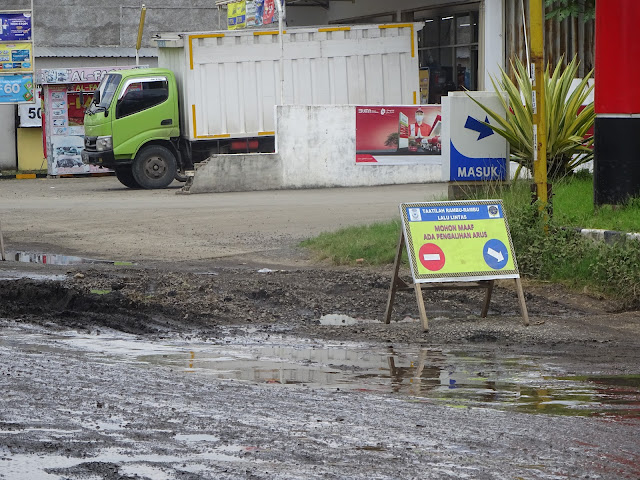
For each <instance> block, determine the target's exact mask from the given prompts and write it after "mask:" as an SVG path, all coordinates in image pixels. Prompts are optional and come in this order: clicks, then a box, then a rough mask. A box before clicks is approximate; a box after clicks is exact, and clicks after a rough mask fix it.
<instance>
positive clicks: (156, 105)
mask: <svg viewBox="0 0 640 480" xmlns="http://www.w3.org/2000/svg"><path fill="white" fill-rule="evenodd" d="M84 129H85V136H84V149H83V150H82V161H83V162H84V163H88V164H90V165H98V166H101V167H105V168H110V169H113V170H115V172H116V176H117V178H118V180H119V181H120V182H121V183H122V184H123V185H126V186H127V187H130V188H164V187H166V186H167V185H169V184H170V183H171V182H172V181H173V180H174V178H176V177H177V176H179V172H180V171H181V170H183V169H184V165H183V161H182V156H181V155H180V149H179V147H178V145H179V141H180V122H179V109H178V92H177V86H176V80H175V77H174V75H173V73H172V72H171V71H170V70H166V69H163V68H142V69H132V70H119V71H116V72H110V73H108V74H107V75H106V76H105V77H104V78H103V80H102V82H101V83H100V85H99V87H98V89H97V90H96V91H95V93H94V96H93V100H92V102H91V104H90V106H89V108H87V110H86V112H85V118H84Z"/></svg>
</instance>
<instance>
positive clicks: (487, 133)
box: [442, 92, 509, 182]
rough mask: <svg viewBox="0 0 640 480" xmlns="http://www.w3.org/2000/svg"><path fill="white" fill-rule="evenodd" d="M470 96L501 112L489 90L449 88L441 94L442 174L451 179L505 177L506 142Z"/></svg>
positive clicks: (506, 174)
mask: <svg viewBox="0 0 640 480" xmlns="http://www.w3.org/2000/svg"><path fill="white" fill-rule="evenodd" d="M470 96H471V97H473V99H475V100H477V101H478V102H480V103H481V104H483V105H485V106H487V107H489V108H490V109H491V110H493V111H496V112H501V111H503V110H504V107H503V105H502V101H501V99H500V97H499V96H498V95H497V94H495V93H491V92H450V93H449V95H448V96H447V97H442V117H443V125H442V127H443V139H442V178H443V180H444V181H452V182H483V181H504V180H507V179H508V178H509V163H508V161H507V159H508V158H509V144H508V143H507V141H506V139H504V138H503V137H501V136H500V135H498V134H497V133H494V132H493V130H492V129H491V127H489V126H487V125H486V124H487V123H489V124H491V120H490V119H489V117H488V116H487V114H486V112H485V111H484V110H483V109H482V108H481V107H480V106H479V105H478V104H476V102H474V101H473V99H472V98H470Z"/></svg>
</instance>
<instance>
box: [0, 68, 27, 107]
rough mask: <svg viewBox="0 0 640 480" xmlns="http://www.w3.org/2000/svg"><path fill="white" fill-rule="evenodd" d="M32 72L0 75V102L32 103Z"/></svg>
mask: <svg viewBox="0 0 640 480" xmlns="http://www.w3.org/2000/svg"><path fill="white" fill-rule="evenodd" d="M32 102H33V74H26V75H0V103H32Z"/></svg>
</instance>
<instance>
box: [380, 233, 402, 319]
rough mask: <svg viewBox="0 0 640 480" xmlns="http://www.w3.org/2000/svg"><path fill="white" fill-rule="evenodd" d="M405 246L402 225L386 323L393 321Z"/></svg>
mask: <svg viewBox="0 0 640 480" xmlns="http://www.w3.org/2000/svg"><path fill="white" fill-rule="evenodd" d="M403 248H404V232H403V231H402V227H400V238H398V247H397V248H396V259H395V261H394V262H393V275H391V287H389V297H388V298H387V310H386V312H385V314H384V323H386V324H389V323H391V311H392V310H393V301H394V300H395V298H396V289H397V288H398V280H400V279H399V278H398V272H399V271H400V260H401V258H402V249H403Z"/></svg>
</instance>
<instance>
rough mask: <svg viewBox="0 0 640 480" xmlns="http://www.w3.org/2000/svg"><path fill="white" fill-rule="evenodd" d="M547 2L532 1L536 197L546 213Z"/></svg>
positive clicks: (534, 176)
mask: <svg viewBox="0 0 640 480" xmlns="http://www.w3.org/2000/svg"><path fill="white" fill-rule="evenodd" d="M543 3H544V1H543V0H529V23H530V25H531V80H532V83H533V99H532V101H533V179H534V181H535V182H536V194H537V197H538V200H539V201H540V203H541V206H540V208H541V209H545V208H546V206H547V203H548V200H549V199H548V191H547V188H548V185H547V116H546V106H545V98H544V4H543Z"/></svg>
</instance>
